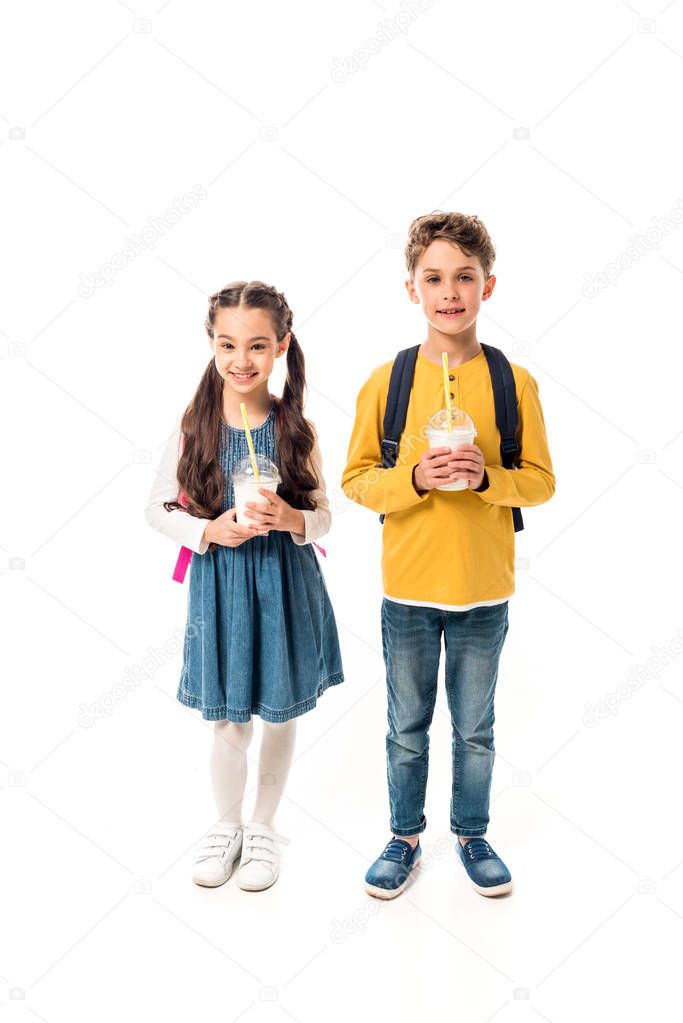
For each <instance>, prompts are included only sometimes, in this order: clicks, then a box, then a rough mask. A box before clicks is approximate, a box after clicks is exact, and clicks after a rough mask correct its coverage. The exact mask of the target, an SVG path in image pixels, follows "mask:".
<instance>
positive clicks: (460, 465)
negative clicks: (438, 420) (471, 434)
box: [448, 444, 484, 490]
mask: <svg viewBox="0 0 683 1023" xmlns="http://www.w3.org/2000/svg"><path fill="white" fill-rule="evenodd" d="M448 468H449V469H450V470H451V476H450V478H449V483H453V482H454V481H455V480H467V485H468V487H469V488H470V490H475V489H476V488H477V487H479V486H481V483H482V480H483V479H484V453H483V451H482V450H481V448H478V447H477V445H476V444H460V445H459V446H458V447H457V448H456V450H455V451H454V452H453V457H452V458H451V459H449V461H448Z"/></svg>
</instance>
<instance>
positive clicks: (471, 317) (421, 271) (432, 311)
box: [406, 238, 496, 337]
mask: <svg viewBox="0 0 683 1023" xmlns="http://www.w3.org/2000/svg"><path fill="white" fill-rule="evenodd" d="M495 283H496V278H495V277H494V275H493V274H491V276H490V277H489V278H488V280H487V279H486V278H485V277H484V271H483V268H482V265H481V262H480V260H479V257H478V256H466V255H465V253H464V252H463V251H462V249H461V248H460V247H459V246H458V245H454V244H453V243H452V242H448V241H445V240H444V239H443V238H437V239H436V240H435V241H433V242H432V243H431V244H430V245H428V246H427V248H426V249H425V250H424V252H423V253H422V255H421V256H420V258H419V259H418V261H417V264H416V266H415V273H414V277H413V280H412V281H411V280H410V279H408V280H407V281H406V290H407V291H408V295H409V297H410V300H411V302H415V303H416V304H420V305H421V306H422V309H423V311H424V314H425V316H426V317H427V321H428V323H429V324H430V326H431V327H433V328H434V329H435V330H438V331H439V332H440V333H442V334H448V335H451V336H452V337H455V336H456V335H458V334H462V333H463V332H464V331H466V330H467V329H468V328H471V327H472V326H473V324H474V323H475V321H476V319H477V316H478V314H479V307H480V306H481V303H482V302H486V301H487V299H489V298H490V297H491V293H492V292H493V288H494V286H495ZM454 310H457V311H454Z"/></svg>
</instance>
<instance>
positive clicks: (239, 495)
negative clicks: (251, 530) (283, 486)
mask: <svg viewBox="0 0 683 1023" xmlns="http://www.w3.org/2000/svg"><path fill="white" fill-rule="evenodd" d="M256 465H257V467H258V471H259V476H260V477H261V479H260V480H257V479H256V477H255V476H254V467H253V465H252V464H251V458H243V459H242V461H241V462H238V463H237V465H236V466H235V470H234V472H233V474H232V485H233V488H234V491H235V512H236V517H235V520H236V522H237V524H238V525H240V526H254V525H256V523H255V522H254V520H253V519H249V518H247V516H246V512H247V511H248V510H249V509H248V508H247V507H246V505H247V501H255V502H257V503H258V504H267V503H268V498H267V497H264V496H263V494H259V489H261V488H262V489H263V490H270V491H271V492H272V493H273V494H275V493H276V492H277V488H278V484H279V483H281V482H282V481H281V479H280V473H279V472H278V469H277V466H276V465H274V464H273V463H272V462H271V461H270V459H269V458H266V456H265V455H256ZM257 535H263V534H261V533H259V534H257Z"/></svg>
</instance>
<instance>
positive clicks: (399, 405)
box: [379, 345, 420, 522]
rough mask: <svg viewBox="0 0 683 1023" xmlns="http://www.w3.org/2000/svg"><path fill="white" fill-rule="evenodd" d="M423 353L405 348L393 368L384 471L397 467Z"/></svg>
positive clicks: (387, 408) (387, 416) (385, 425)
mask: <svg viewBox="0 0 683 1023" xmlns="http://www.w3.org/2000/svg"><path fill="white" fill-rule="evenodd" d="M419 350H420V346H419V345H414V346H413V347H412V348H403V349H402V350H401V351H400V352H399V353H398V355H397V356H396V358H395V359H394V364H393V366H392V367H391V377H390V379H389V393H388V394H387V406H386V409H385V412H384V436H383V438H382V448H381V450H382V461H381V463H380V465H381V466H382V468H384V469H393V468H394V466H395V465H396V459H397V458H398V449H399V444H400V442H401V435H402V434H403V430H404V428H405V425H406V416H407V415H408V404H409V402H410V391H411V389H412V386H413V377H414V375H415V363H416V362H417V353H418V352H419ZM379 520H380V522H384V515H380V517H379Z"/></svg>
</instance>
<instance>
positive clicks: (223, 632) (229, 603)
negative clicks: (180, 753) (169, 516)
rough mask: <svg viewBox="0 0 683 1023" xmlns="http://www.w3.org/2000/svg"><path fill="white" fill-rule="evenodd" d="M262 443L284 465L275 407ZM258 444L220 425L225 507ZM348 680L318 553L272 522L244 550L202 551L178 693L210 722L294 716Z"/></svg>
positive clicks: (195, 563) (260, 449) (196, 560)
mask: <svg viewBox="0 0 683 1023" xmlns="http://www.w3.org/2000/svg"><path fill="white" fill-rule="evenodd" d="M251 435H252V440H253V444H254V450H255V452H256V453H257V454H263V455H265V456H266V457H267V458H269V459H270V460H271V461H272V462H274V463H275V464H276V465H278V464H279V463H278V459H277V450H276V442H275V407H274V406H273V407H272V408H271V410H270V413H269V415H268V418H267V419H266V420H265V422H264V423H262V424H261V426H257V427H256V428H255V429H252V431H251ZM248 455H249V449H248V447H247V439H246V434H245V431H244V430H240V429H238V428H237V427H234V426H228V425H227V424H226V423H224V422H221V438H220V445H219V458H220V464H221V468H222V470H223V474H224V476H225V491H224V498H223V507H222V511H227V510H228V508H232V507H234V499H233V486H232V480H231V473H232V470H233V468H234V466H236V464H237V463H238V462H239V461H241V459H243V458H246V457H248ZM343 681H344V675H343V670H342V661H341V652H340V649H339V637H338V634H337V625H336V622H335V618H334V613H333V611H332V605H331V603H330V598H329V596H328V593H327V587H326V586H325V580H324V578H323V575H322V572H321V570H320V566H319V564H318V560H317V556H316V554H315V551H314V550H313V546H312V544H310V543H307V544H303V545H298V544H295V543H294V541H293V540H292V537H291V535H290V534H289V533H288V532H284V531H282V530H277V529H271V531H270V533H269V535H268V536H258V535H256V536H254V537H252V538H251V539H249V540H246V541H245V542H244V543H243V544H240V546H238V547H225V546H223V545H217V546H216V548H215V549H214V550H212V551H207V552H206V553H205V554H196V553H193V555H192V560H191V564H190V585H189V593H188V605H187V622H186V625H185V638H184V645H183V667H182V672H181V675H180V682H179V685H178V691H177V693H176V695H177V698H178V700H180V702H181V703H183V704H185V706H187V707H193V708H194V709H196V710H199V711H201V714H202V717H203V718H205V719H206V720H207V721H216V720H221V721H223V720H226V721H237V722H244V721H249V720H250V719H251V715H252V714H258V715H259V717H261V718H262V719H263V720H264V721H273V722H278V721H287V720H289V719H290V718H293V717H297V716H298V715H300V714H305V713H306V711H309V710H311V709H312V708H313V707H315V705H316V702H317V699H318V697H319V696H321V695H322V693H324V692H325V690H326V689H327V688H328V687H329V686H333V685H337V684H338V683H340V682H343Z"/></svg>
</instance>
